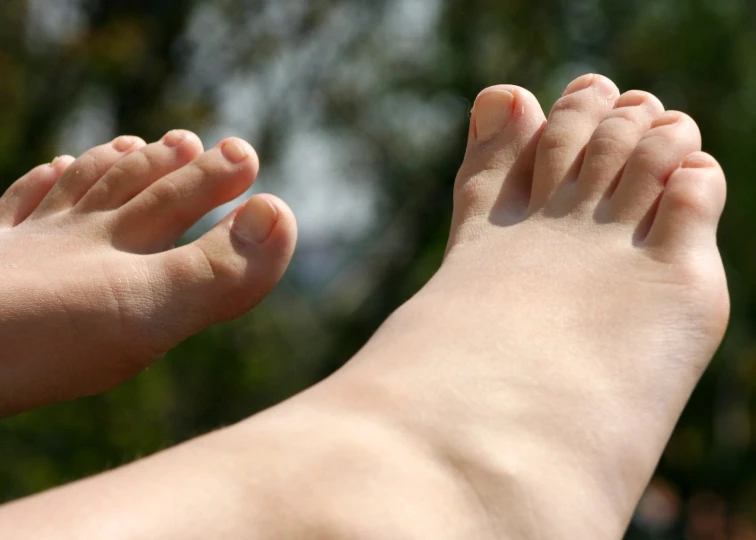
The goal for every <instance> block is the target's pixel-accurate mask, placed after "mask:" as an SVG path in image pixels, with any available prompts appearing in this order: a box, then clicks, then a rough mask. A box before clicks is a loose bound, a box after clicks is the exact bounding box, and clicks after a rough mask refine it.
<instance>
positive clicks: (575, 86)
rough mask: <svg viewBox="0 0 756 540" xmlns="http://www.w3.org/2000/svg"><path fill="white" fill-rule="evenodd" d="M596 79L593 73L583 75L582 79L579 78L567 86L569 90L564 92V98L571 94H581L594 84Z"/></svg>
mask: <svg viewBox="0 0 756 540" xmlns="http://www.w3.org/2000/svg"><path fill="white" fill-rule="evenodd" d="M595 79H596V75H594V74H593V73H589V74H588V75H583V76H582V77H578V78H577V79H575V80H574V81H572V82H571V83H570V84H568V85H567V88H566V89H565V90H564V94H562V96H567V95H569V94H574V93H575V92H579V91H580V90H585V89H586V88H588V87H589V86H591V85H592V84H593V81H594V80H595Z"/></svg>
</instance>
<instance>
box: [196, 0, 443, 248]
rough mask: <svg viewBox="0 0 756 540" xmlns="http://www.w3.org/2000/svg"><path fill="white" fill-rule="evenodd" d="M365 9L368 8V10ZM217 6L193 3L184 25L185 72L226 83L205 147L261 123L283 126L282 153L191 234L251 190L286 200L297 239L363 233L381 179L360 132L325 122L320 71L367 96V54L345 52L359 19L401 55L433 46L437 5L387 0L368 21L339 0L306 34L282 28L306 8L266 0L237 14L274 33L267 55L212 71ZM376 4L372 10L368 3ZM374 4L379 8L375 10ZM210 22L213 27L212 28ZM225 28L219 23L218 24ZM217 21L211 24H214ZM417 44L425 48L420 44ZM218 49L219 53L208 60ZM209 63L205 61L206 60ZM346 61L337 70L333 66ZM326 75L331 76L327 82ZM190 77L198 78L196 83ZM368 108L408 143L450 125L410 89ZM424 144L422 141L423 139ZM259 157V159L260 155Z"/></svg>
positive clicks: (352, 237) (249, 26)
mask: <svg viewBox="0 0 756 540" xmlns="http://www.w3.org/2000/svg"><path fill="white" fill-rule="evenodd" d="M371 9H372V8H371ZM220 10H221V7H220V6H219V5H213V4H205V5H203V6H202V7H201V8H200V9H198V10H197V13H196V14H195V16H194V18H193V22H192V23H191V25H190V30H189V32H188V34H187V35H188V39H191V40H192V41H193V46H192V48H193V49H194V51H195V53H194V57H193V59H192V60H191V65H192V66H196V69H192V70H191V72H190V74H189V77H196V76H197V75H198V74H199V73H202V71H203V70H205V73H203V75H204V76H207V75H208V72H212V75H213V77H214V78H215V80H219V79H220V80H222V81H224V82H223V84H222V85H221V87H220V90H219V91H218V92H217V96H218V98H217V111H218V118H217V122H216V123H215V125H213V126H211V127H209V128H208V129H207V130H206V131H205V132H203V133H202V137H203V140H205V141H206V143H207V144H215V143H216V142H217V141H218V140H220V139H221V138H222V137H224V136H228V135H230V134H238V135H240V136H246V137H248V138H249V139H250V140H251V142H253V144H254V142H255V138H256V137H257V136H258V135H259V133H260V127H261V126H262V125H263V123H265V122H275V123H276V125H277V126H279V128H280V129H281V130H282V132H283V140H282V146H283V151H282V152H281V155H280V161H279V162H278V163H265V161H263V167H262V173H261V175H260V179H259V180H258V183H257V184H256V186H255V187H254V188H253V189H252V190H250V192H248V193H245V194H244V195H242V196H241V197H240V198H239V199H238V200H236V201H234V202H232V203H229V204H228V205H224V207H222V208H219V209H218V210H216V211H215V212H213V213H212V215H211V216H208V218H207V219H206V220H204V221H203V224H202V225H200V226H199V227H198V228H195V229H194V231H193V233H194V234H197V233H199V232H202V230H204V228H206V227H207V226H208V225H209V224H210V223H211V222H213V221H215V220H217V219H219V218H220V217H222V215H225V213H227V212H228V211H229V210H230V209H231V208H233V207H234V206H235V205H236V204H238V203H239V202H240V201H241V200H242V199H244V198H246V197H248V196H249V195H250V193H251V192H255V191H260V190H265V191H272V192H274V193H276V194H278V195H281V196H282V197H285V199H286V201H287V202H288V203H289V204H290V205H291V206H292V209H293V210H294V212H295V214H296V215H297V219H298V222H299V228H300V244H307V243H308V242H313V243H317V244H321V243H323V242H325V243H329V242H328V239H330V240H331V241H333V242H336V243H339V242H344V241H347V242H349V241H352V242H354V241H358V239H360V238H363V237H365V235H367V234H369V232H370V230H371V228H372V227H373V226H374V225H375V223H376V217H377V214H376V208H377V202H378V201H379V200H380V195H381V193H380V184H379V182H378V179H377V178H375V174H374V170H373V167H372V165H371V163H372V161H371V159H372V158H371V155H370V154H371V152H370V147H369V144H367V142H366V141H362V140H361V138H360V134H359V133H351V134H350V136H349V137H347V136H345V135H344V134H336V133H333V132H331V131H328V130H327V129H325V128H323V127H322V126H323V123H324V119H323V118H322V107H321V105H320V100H321V98H320V92H321V91H322V90H320V88H321V87H322V86H323V85H321V84H320V83H321V82H322V81H321V80H319V78H320V77H324V76H327V77H333V79H334V80H335V79H338V77H339V76H340V75H346V76H344V77H343V80H341V81H340V82H341V83H344V84H349V85H350V86H351V88H350V90H351V91H352V92H355V93H358V95H359V94H361V93H362V92H365V93H371V90H373V89H372V88H370V85H371V84H372V83H376V82H377V81H376V80H375V78H376V75H375V74H376V72H377V71H378V70H376V69H370V65H371V62H372V60H373V59H371V58H366V57H365V56H364V55H362V56H359V55H358V57H357V58H349V57H348V56H349V55H347V54H346V53H347V52H349V47H351V46H353V44H354V43H355V41H358V40H359V39H360V38H361V35H360V34H361V33H362V32H364V26H365V25H363V26H361V25H360V24H359V21H363V22H366V23H368V22H369V23H370V24H367V25H366V26H369V27H370V32H371V33H376V32H377V33H379V34H374V35H373V36H372V37H373V38H374V39H379V40H380V41H381V43H385V44H386V48H387V49H390V50H387V51H383V52H385V53H387V54H393V55H396V56H402V57H407V56H408V55H415V56H418V55H425V54H427V53H428V51H429V49H431V47H430V44H429V43H427V40H428V39H429V38H430V37H432V35H433V32H434V29H435V27H436V24H437V20H438V16H439V2H437V1H426V0H422V1H421V0H394V2H393V6H391V8H390V9H386V10H385V11H382V12H383V13H386V14H388V15H387V16H386V18H385V19H384V20H382V21H379V22H380V24H375V22H374V21H372V22H371V21H369V20H368V19H366V17H368V16H370V15H371V13H370V12H366V11H365V8H364V7H360V6H359V5H357V6H355V5H354V4H351V5H350V4H348V3H344V4H339V5H336V6H335V7H333V8H332V9H331V11H330V12H329V13H328V17H327V18H326V19H325V20H323V21H320V22H319V25H318V26H317V27H316V28H315V29H314V30H313V31H311V32H310V33H308V34H306V35H305V36H294V35H289V32H291V29H292V28H295V27H296V26H297V18H299V17H302V16H304V15H305V14H306V11H307V10H305V9H296V8H295V6H291V8H290V4H285V5H284V4H280V3H274V2H271V3H268V4H266V5H265V6H264V7H263V9H262V10H261V11H259V12H257V13H255V14H254V16H251V15H250V19H249V20H248V21H245V24H244V27H245V31H248V32H264V33H265V35H268V36H272V37H274V38H278V39H281V40H282V41H281V42H279V43H277V45H276V47H277V52H276V55H275V57H273V58H271V59H270V61H269V62H268V63H267V64H265V65H262V66H252V67H251V68H250V70H249V71H247V72H241V73H240V72H239V71H236V72H233V73H230V74H228V73H227V74H225V75H224V74H222V73H218V72H217V70H221V71H223V70H224V69H228V70H231V69H232V68H230V67H229V66H228V65H227V61H226V56H225V52H224V51H223V46H222V45H221V44H220V43H219V41H225V40H226V39H227V36H228V33H229V32H233V31H234V30H233V29H232V28H228V24H227V22H226V20H225V16H224V15H223V14H222V13H221V11H220ZM373 11H375V10H373ZM379 11H380V10H379ZM216 25H217V26H216ZM224 25H225V26H224ZM214 26H215V28H213V27H214ZM424 42H425V45H424V46H421V45H422V44H423V43H424ZM216 54H220V55H221V58H220V60H219V61H218V60H212V61H211V58H213V55H216ZM207 63H211V64H212V65H211V66H207V67H203V66H206V64H207ZM342 65H344V66H348V67H345V68H344V69H340V66H342ZM334 80H331V79H329V81H328V82H329V83H330V84H333V83H334ZM194 83H195V84H200V85H201V84H203V83H204V81H202V80H201V79H200V80H196V79H195V80H194ZM372 106H373V109H374V111H380V113H379V114H388V117H387V118H386V121H387V122H389V124H397V122H399V123H401V124H402V126H398V125H395V126H394V128H395V129H402V128H404V129H409V128H410V127H411V129H413V130H416V131H412V132H405V133H409V135H410V137H409V138H410V140H411V141H412V142H413V143H414V144H413V146H415V145H416V146H418V147H419V146H421V145H422V141H423V140H433V139H434V138H436V139H438V137H439V133H442V132H443V127H444V125H445V124H446V123H447V122H448V120H449V119H448V115H444V114H443V113H444V110H443V109H442V108H440V107H438V104H437V103H427V102H425V101H423V100H420V99H413V97H412V96H393V97H391V96H383V97H382V99H381V100H379V102H376V103H374V104H373V105H372ZM428 145H429V143H428ZM263 160H264V156H263Z"/></svg>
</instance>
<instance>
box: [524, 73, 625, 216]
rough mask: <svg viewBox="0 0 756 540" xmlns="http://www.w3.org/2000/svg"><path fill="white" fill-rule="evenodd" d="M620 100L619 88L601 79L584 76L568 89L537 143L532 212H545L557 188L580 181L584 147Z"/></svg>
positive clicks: (593, 76)
mask: <svg viewBox="0 0 756 540" xmlns="http://www.w3.org/2000/svg"><path fill="white" fill-rule="evenodd" d="M618 97H619V90H618V89H617V86H616V85H615V84H614V83H613V82H612V81H610V80H609V79H607V78H606V77H603V76H601V75H594V74H590V75H584V76H582V77H579V78H577V79H575V80H574V81H572V82H571V83H570V84H569V85H568V86H567V89H566V90H565V92H564V94H563V95H562V97H561V98H560V99H558V100H557V102H556V103H555V104H554V107H553V108H552V110H551V113H550V114H549V121H548V124H547V125H546V129H545V130H544V132H543V135H542V136H541V140H540V141H539V143H538V150H537V153H536V161H535V171H534V175H533V194H532V196H531V199H530V208H531V210H536V209H539V208H542V207H543V206H544V205H545V204H546V201H547V200H548V199H549V198H550V197H551V194H552V193H553V192H554V189H555V188H556V187H557V186H558V185H561V184H564V183H565V182H569V181H575V180H577V177H578V173H579V172H580V168H581V165H582V162H583V156H584V152H585V147H586V145H587V144H588V141H589V140H590V138H591V136H592V135H593V133H594V131H595V130H596V127H597V126H598V125H599V123H600V122H601V121H602V120H603V119H604V118H605V117H606V115H607V114H608V113H609V111H611V110H612V109H613V108H614V104H615V102H616V101H617V98H618Z"/></svg>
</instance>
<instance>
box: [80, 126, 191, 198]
mask: <svg viewBox="0 0 756 540" xmlns="http://www.w3.org/2000/svg"><path fill="white" fill-rule="evenodd" d="M201 153H202V142H201V141H200V139H199V137H197V135H195V134H194V133H192V132H190V131H184V130H174V131H170V132H168V133H167V134H166V135H165V136H164V137H163V138H162V139H161V140H160V141H159V142H156V143H153V144H150V145H147V146H145V147H144V148H141V149H140V150H138V151H136V152H132V153H131V154H129V155H128V156H126V157H124V158H123V159H121V160H120V161H118V162H117V163H116V164H115V165H113V166H112V167H111V168H110V169H109V170H108V172H106V173H105V175H104V176H103V177H102V178H101V179H100V180H99V181H98V182H97V183H96V184H95V185H94V186H93V187H92V189H90V190H89V191H88V192H87V194H86V195H85V196H84V197H83V198H82V199H81V200H80V201H79V203H78V204H77V205H76V208H77V210H80V211H84V212H86V211H101V210H112V209H115V208H118V207H120V206H122V205H124V204H125V203H127V202H128V201H130V200H131V199H133V198H134V197H135V196H136V195H138V194H139V193H141V192H142V191H143V190H144V189H146V188H147V187H148V186H150V185H152V184H153V183H154V182H156V181H157V180H158V179H160V178H162V177H163V176H165V175H167V174H169V173H171V172H173V171H175V170H176V169H179V168H180V167H183V166H184V165H186V164H187V163H189V162H191V161H192V160H194V159H195V158H196V157H197V156H199V155H200V154H201Z"/></svg>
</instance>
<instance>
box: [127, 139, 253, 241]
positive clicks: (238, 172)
mask: <svg viewBox="0 0 756 540" xmlns="http://www.w3.org/2000/svg"><path fill="white" fill-rule="evenodd" d="M258 169H259V162H258V159H257V154H256V153H255V151H254V150H253V149H252V147H251V146H250V145H249V144H248V143H246V142H245V141H243V140H241V139H237V138H230V139H226V140H224V141H222V142H221V143H220V144H218V145H217V146H216V147H215V148H213V149H212V150H209V151H208V152H205V153H204V154H202V155H200V156H199V157H198V158H197V159H195V160H194V161H192V162H191V163H189V164H188V165H186V166H184V167H182V168H180V169H178V170H177V171H174V172H173V173H171V174H168V175H167V176H164V177H163V178H161V179H160V180H158V181H157V182H155V183H154V184H152V185H151V186H149V187H148V188H147V189H145V190H144V191H142V192H141V193H140V194H139V195H137V196H136V197H134V198H133V199H132V200H131V201H129V202H128V203H127V204H125V205H124V206H122V207H121V208H120V209H119V210H118V211H117V212H116V214H115V217H114V219H115V230H114V233H113V234H114V242H115V244H116V245H118V246H119V247H121V248H123V249H126V250H129V251H133V252H139V253H152V252H156V251H162V250H164V249H166V248H168V247H170V246H171V245H173V244H174V243H175V242H176V241H177V240H178V239H179V238H180V237H181V235H182V234H184V232H186V231H187V229H189V227H191V226H192V225H194V223H196V222H197V220H199V219H200V218H201V217H202V216H204V215H205V214H207V213H208V212H209V211H210V210H212V209H213V208H215V207H217V206H220V205H221V204H223V203H226V202H228V201H231V200H233V199H234V198H236V197H238V196H239V195H241V194H242V193H244V192H245V191H246V190H247V189H248V188H249V187H250V186H251V185H252V183H253V182H254V180H255V177H256V176H257V171H258Z"/></svg>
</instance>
